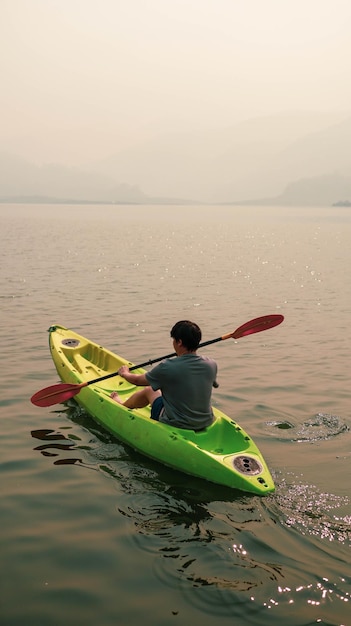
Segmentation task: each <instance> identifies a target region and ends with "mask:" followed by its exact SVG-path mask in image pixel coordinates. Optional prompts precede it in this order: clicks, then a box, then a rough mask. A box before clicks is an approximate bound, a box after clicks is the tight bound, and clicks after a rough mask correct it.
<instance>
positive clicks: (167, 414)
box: [111, 320, 218, 430]
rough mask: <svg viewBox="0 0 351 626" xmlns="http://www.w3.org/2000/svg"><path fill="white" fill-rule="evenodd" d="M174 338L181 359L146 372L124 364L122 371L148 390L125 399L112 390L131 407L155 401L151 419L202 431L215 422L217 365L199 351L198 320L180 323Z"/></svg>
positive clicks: (125, 404)
mask: <svg viewBox="0 0 351 626" xmlns="http://www.w3.org/2000/svg"><path fill="white" fill-rule="evenodd" d="M171 337H172V339H173V347H174V351H175V353H176V354H177V358H176V359H166V360H165V361H162V362H161V363H160V364H159V365H157V366H156V367H154V368H153V369H152V370H151V371H150V372H146V373H145V374H133V373H132V372H130V371H129V369H128V367H127V366H126V365H124V366H123V367H121V368H120V370H119V371H118V374H119V375H120V376H122V378H125V380H127V381H128V382H130V383H132V384H133V385H136V386H137V387H144V389H141V390H140V391H137V392H136V393H134V394H133V395H132V396H130V398H128V400H126V401H125V402H122V400H121V398H120V397H119V395H118V394H117V393H112V394H111V397H112V398H113V399H114V400H116V401H117V402H119V403H120V404H123V406H125V407H128V408H130V409H137V408H141V407H144V406H147V405H148V404H151V419H154V420H159V421H160V422H164V423H166V424H170V425H172V426H176V427H178V428H188V429H191V430H202V429H203V428H206V426H209V425H210V424H212V422H213V412H212V407H211V394H212V387H213V386H215V387H216V386H218V385H217V383H216V376H217V364H216V362H215V361H213V359H210V358H208V357H204V356H199V355H198V354H197V353H196V350H197V348H198V346H199V343H200V341H201V330H200V328H199V326H198V325H197V324H195V323H194V322H190V321H189V320H182V321H180V322H177V323H176V324H175V325H174V326H173V328H172V330H171Z"/></svg>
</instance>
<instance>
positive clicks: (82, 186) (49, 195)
mask: <svg viewBox="0 0 351 626" xmlns="http://www.w3.org/2000/svg"><path fill="white" fill-rule="evenodd" d="M33 198H35V201H36V202H38V201H39V200H40V199H41V198H42V199H43V201H57V200H60V201H66V202H78V201H87V202H89V201H90V202H92V201H95V202H125V203H130V202H136V203H143V202H145V201H146V200H147V198H146V196H145V194H144V193H143V192H142V191H141V190H140V189H139V188H138V186H137V185H127V184H117V183H116V182H115V181H114V180H113V179H110V178H109V177H108V176H104V175H102V174H99V173H97V172H90V171H84V170H80V169H77V168H68V167H64V166H62V165H56V164H47V165H42V166H38V165H34V164H33V163H30V162H28V161H26V160H24V159H22V158H20V157H17V156H15V155H9V154H5V153H0V199H1V200H2V201H9V200H11V199H12V200H13V199H16V200H18V201H22V202H28V201H31V200H33Z"/></svg>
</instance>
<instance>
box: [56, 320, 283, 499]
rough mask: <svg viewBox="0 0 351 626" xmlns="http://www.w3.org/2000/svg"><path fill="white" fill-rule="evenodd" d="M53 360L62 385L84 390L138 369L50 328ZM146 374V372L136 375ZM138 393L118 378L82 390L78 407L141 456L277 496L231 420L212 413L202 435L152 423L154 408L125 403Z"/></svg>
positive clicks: (253, 448) (258, 457) (250, 443)
mask: <svg viewBox="0 0 351 626" xmlns="http://www.w3.org/2000/svg"><path fill="white" fill-rule="evenodd" d="M49 333H50V337H49V343H50V349H51V355H52V358H53V361H54V363H55V366H56V369H57V372H58V374H59V376H60V378H61V380H62V381H63V382H66V383H73V384H80V383H84V382H89V381H93V380H95V379H96V378H100V377H104V376H106V375H109V374H112V373H116V372H117V371H118V369H119V368H120V367H121V366H122V365H128V366H129V367H132V366H133V364H132V363H131V362H130V361H127V360H126V359H124V358H122V357H120V356H117V355H116V354H114V353H112V352H111V351H109V350H107V349H105V348H103V347H102V346H99V345H98V344H96V343H93V342H91V341H89V340H88V339H86V338H85V337H82V336H81V335H78V334H77V333H75V332H74V331H72V330H69V329H66V328H64V327H63V326H59V325H55V326H51V327H50V328H49ZM133 371H134V372H135V373H136V374H139V373H143V372H144V371H145V370H144V369H142V368H139V369H135V370H133ZM137 389H138V388H137V387H135V386H134V385H132V384H131V383H128V382H127V381H126V380H125V379H123V378H121V377H120V376H118V375H117V374H116V375H115V376H113V377H111V378H107V379H106V380H102V381H96V382H94V383H92V384H89V385H88V386H86V387H83V388H82V389H81V390H80V392H79V394H77V395H76V396H75V399H76V400H77V402H78V403H79V404H80V405H81V406H83V407H84V408H85V409H86V411H87V412H88V413H89V414H90V415H91V416H92V417H93V418H94V419H95V420H96V421H97V422H98V423H100V424H101V425H102V426H103V427H105V428H106V429H107V430H109V431H110V432H111V433H112V434H113V435H115V436H116V437H117V438H118V439H120V440H121V441H123V442H125V443H127V444H128V445H130V446H132V447H133V448H134V449H136V450H138V451H139V452H141V453H142V454H145V455H146V456H148V457H150V458H153V459H155V460H157V461H159V462H161V463H163V464H165V465H168V466H170V467H173V468H175V469H177V470H180V471H183V472H185V473H187V474H191V475H194V476H198V477H201V478H204V479H206V480H209V481H212V482H214V483H217V484H221V485H226V486H228V487H232V488H235V489H239V490H243V491H248V492H252V493H256V494H259V495H264V494H266V493H271V492H273V491H274V489H275V487H274V482H273V479H272V477H271V474H270V472H269V470H268V467H267V465H266V462H265V460H264V458H263V457H262V455H261V453H260V451H259V450H258V448H257V446H256V445H255V443H254V442H253V441H252V439H251V438H250V437H249V435H248V434H247V433H246V432H245V431H244V430H243V429H242V428H241V427H240V426H239V425H238V424H237V423H236V422H235V421H234V420H232V419H231V418H230V417H228V416H227V415H225V414H224V413H222V412H221V411H219V410H218V409H216V408H213V412H214V416H215V420H214V422H213V424H212V425H211V426H209V427H207V428H205V429H204V430H202V431H200V432H195V431H193V430H187V429H183V428H175V427H174V426H170V425H167V424H163V423H161V422H156V421H154V420H151V419H150V413H151V409H150V406H147V407H144V408H142V409H128V408H126V407H124V406H122V405H121V404H119V403H117V402H116V401H115V400H113V399H112V398H111V393H112V392H114V391H117V392H118V394H119V395H120V397H121V399H122V400H123V401H125V400H126V399H127V398H128V397H129V396H130V395H131V394H133V393H134V392H135V391H136V390H137Z"/></svg>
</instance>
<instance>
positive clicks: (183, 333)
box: [171, 320, 202, 351]
mask: <svg viewBox="0 0 351 626" xmlns="http://www.w3.org/2000/svg"><path fill="white" fill-rule="evenodd" d="M201 336H202V335H201V329H200V328H199V326H198V325H197V324H195V322H190V321H189V320H181V321H180V322H177V323H176V324H174V326H173V328H172V330H171V337H172V339H175V340H176V341H179V339H181V340H182V343H183V346H185V348H187V349H188V350H191V351H195V350H197V348H198V347H199V343H200V341H201Z"/></svg>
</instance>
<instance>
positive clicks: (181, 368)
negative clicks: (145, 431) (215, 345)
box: [146, 353, 217, 430]
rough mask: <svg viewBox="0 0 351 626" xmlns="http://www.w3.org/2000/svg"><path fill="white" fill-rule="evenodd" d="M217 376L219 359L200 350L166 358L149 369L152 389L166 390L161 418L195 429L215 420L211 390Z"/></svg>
mask: <svg viewBox="0 0 351 626" xmlns="http://www.w3.org/2000/svg"><path fill="white" fill-rule="evenodd" d="M216 376H217V364H216V362H215V361H213V359H210V358H208V357H205V356H199V355H198V354H196V353H189V354H183V355H182V356H178V357H176V358H174V359H166V360H165V361H162V362H161V363H160V364H159V365H157V366H156V367H154V368H153V369H152V370H151V371H150V372H147V373H146V379H147V381H148V383H149V384H150V385H151V387H152V389H153V390H154V391H156V390H157V389H160V390H161V392H162V397H163V402H164V413H163V414H162V415H161V416H160V421H161V422H165V423H166V424H171V425H173V426H177V427H178V428H189V429H193V430H201V429H202V428H206V426H209V425H210V424H212V422H213V412H212V407H211V393H212V386H213V383H215V381H216Z"/></svg>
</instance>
